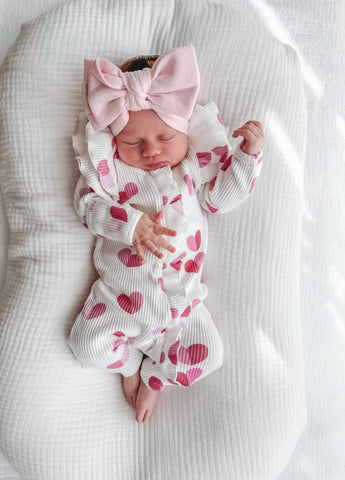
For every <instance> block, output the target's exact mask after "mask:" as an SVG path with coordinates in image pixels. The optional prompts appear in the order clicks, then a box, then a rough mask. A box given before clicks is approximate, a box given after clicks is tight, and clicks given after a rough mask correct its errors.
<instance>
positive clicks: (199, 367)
mask: <svg viewBox="0 0 345 480" xmlns="http://www.w3.org/2000/svg"><path fill="white" fill-rule="evenodd" d="M172 330H175V331H176V327H173V328H172ZM166 339H167V341H166V342H165V344H164V347H163V350H162V352H161V355H160V359H159V361H158V362H157V361H153V360H152V359H151V358H149V357H148V358H145V360H144V361H143V364H142V367H141V378H142V380H143V382H144V383H145V385H146V386H147V387H148V388H151V389H152V390H163V388H164V387H166V386H168V385H179V386H182V387H189V386H190V385H192V384H193V383H194V382H195V381H197V380H201V379H202V378H204V377H206V376H207V375H209V374H210V373H212V372H214V371H215V370H216V369H218V368H219V367H220V366H221V365H222V362H223V343H222V340H221V338H220V335H219V333H218V330H217V328H216V327H215V325H214V323H213V321H212V318H211V315H210V313H209V312H208V310H207V309H206V307H205V306H204V305H203V304H200V305H199V306H198V307H196V308H195V309H194V310H193V311H192V313H191V314H190V316H189V322H188V326H187V327H186V328H180V330H179V335H178V336H176V335H171V337H170V338H169V327H168V328H167V330H166Z"/></svg>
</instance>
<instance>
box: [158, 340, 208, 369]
mask: <svg viewBox="0 0 345 480" xmlns="http://www.w3.org/2000/svg"><path fill="white" fill-rule="evenodd" d="M207 356H208V348H207V347H206V345H203V344H201V343H194V344H193V345H190V346H189V347H188V348H186V347H184V346H183V345H180V341H179V340H178V341H177V342H175V343H173V344H172V345H171V347H170V348H169V351H168V358H169V360H170V361H171V363H172V364H173V365H177V364H178V362H181V363H184V364H185V365H196V364H197V363H200V362H203V361H204V360H205V358H207Z"/></svg>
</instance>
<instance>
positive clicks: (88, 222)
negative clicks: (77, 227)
mask: <svg viewBox="0 0 345 480" xmlns="http://www.w3.org/2000/svg"><path fill="white" fill-rule="evenodd" d="M74 207H75V209H76V212H77V214H78V216H79V218H80V220H81V221H82V223H83V224H84V225H85V227H87V228H88V229H89V230H90V231H91V232H92V233H93V234H94V235H96V236H101V237H105V238H109V239H111V240H115V241H118V242H122V243H125V244H126V245H131V244H132V239H133V234H134V231H135V229H136V226H137V224H138V222H139V220H140V218H141V217H142V216H143V212H140V211H139V210H136V209H135V208H133V207H131V206H130V205H128V204H127V203H126V204H123V205H121V204H119V203H118V202H116V201H115V200H112V199H111V198H110V196H101V195H99V194H98V193H96V192H95V191H94V190H93V189H92V188H90V187H89V185H88V184H87V183H86V180H85V177H84V176H83V175H81V176H80V178H79V181H78V183H77V186H76V189H75V194H74Z"/></svg>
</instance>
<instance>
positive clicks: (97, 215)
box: [68, 102, 262, 390]
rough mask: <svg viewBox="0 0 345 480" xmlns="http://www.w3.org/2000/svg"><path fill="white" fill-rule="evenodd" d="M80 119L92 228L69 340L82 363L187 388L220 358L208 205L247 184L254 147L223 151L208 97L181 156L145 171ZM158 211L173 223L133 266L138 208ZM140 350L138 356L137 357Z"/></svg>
mask: <svg viewBox="0 0 345 480" xmlns="http://www.w3.org/2000/svg"><path fill="white" fill-rule="evenodd" d="M86 122H87V120H86V119H84V118H83V117H80V124H79V129H78V132H77V134H76V135H75V136H74V137H73V145H74V149H75V153H76V156H77V160H78V164H79V168H80V171H81V174H82V175H81V177H80V179H79V181H78V184H77V187H76V192H75V198H74V201H75V207H76V210H77V213H78V215H79V216H80V218H81V219H82V222H83V223H84V224H85V226H86V227H88V228H89V229H90V230H91V231H92V233H93V234H95V235H96V237H97V239H96V246H95V252H94V257H93V258H94V264H95V268H96V270H97V272H98V274H99V279H98V280H97V281H96V282H95V283H94V285H93V286H92V289H91V292H90V295H89V297H88V298H87V300H86V302H85V305H84V307H83V310H82V311H81V313H80V314H79V315H78V317H77V319H76V321H75V324H74V326H73V329H72V332H71V335H70V337H69V339H68V344H69V345H70V347H71V349H72V350H73V352H74V354H75V356H76V358H77V359H78V360H79V362H80V363H81V364H82V365H85V366H93V367H96V368H101V369H106V370H108V371H109V372H117V373H121V374H122V375H124V376H131V375H133V374H134V373H135V372H136V371H137V370H138V369H139V368H140V365H141V370H140V372H141V378H142V380H143V381H144V382H145V384H146V385H147V386H148V387H149V388H151V389H154V390H162V389H163V388H164V387H165V386H167V385H173V384H174V385H180V386H185V387H186V386H189V385H191V384H192V383H193V382H194V381H196V380H199V379H201V378H203V377H205V376H206V375H208V374H209V373H211V372H213V371H214V370H215V369H217V368H219V367H220V366H221V364H222V355H223V346H222V341H221V338H220V335H219V333H218V330H217V329H216V327H215V325H214V323H213V321H212V318H211V315H210V313H209V312H208V310H207V309H206V307H205V305H204V303H203V300H204V298H205V297H206V295H207V287H206V285H205V284H204V283H202V282H201V274H202V265H203V261H204V258H205V253H206V248H207V213H224V212H228V211H229V210H231V209H233V208H235V207H236V206H237V205H239V204H240V203H241V202H243V201H244V200H245V199H246V198H247V197H248V196H249V194H250V193H251V192H252V190H253V187H254V185H255V181H256V178H257V177H258V175H259V173H260V169H261V160H262V153H261V152H260V153H259V155H256V156H250V155H247V154H245V153H244V152H242V150H241V149H240V148H239V147H237V148H236V150H235V153H234V154H233V155H232V154H231V147H230V145H229V143H228V140H227V135H226V131H225V128H224V126H223V125H222V123H221V120H220V117H219V113H218V109H217V107H216V105H215V104H214V103H213V102H210V103H209V104H207V105H206V106H205V107H201V106H199V105H197V106H196V107H195V109H194V112H193V115H192V118H191V120H190V127H189V132H188V138H189V148H188V152H187V156H186V158H185V159H184V160H183V161H182V162H181V163H179V164H178V165H176V166H174V167H173V168H170V167H163V168H160V169H157V170H153V171H146V170H142V169H139V168H135V167H132V166H129V165H127V164H125V163H124V162H122V161H121V160H120V159H119V157H118V154H117V150H116V144H115V139H114V137H113V135H112V134H111V133H110V132H108V131H101V132H95V131H94V129H93V127H92V125H91V123H89V122H88V123H86ZM160 210H162V211H163V212H164V217H163V220H162V224H163V225H166V226H167V227H168V228H170V229H173V230H176V232H177V236H176V237H175V238H172V237H169V242H170V243H172V244H173V245H174V247H175V248H176V251H175V253H170V252H168V251H166V250H165V249H160V250H161V251H162V253H163V255H164V258H163V259H158V258H157V257H156V256H154V255H153V254H151V253H150V252H148V251H146V252H145V257H146V263H144V264H143V265H140V264H139V262H138V257H137V255H136V253H135V249H134V248H133V246H132V237H133V232H134V230H135V227H136V225H137V222H138V220H139V219H140V217H141V215H142V214H143V213H147V214H149V215H154V214H156V213H158V212H159V211H160ZM143 354H145V355H146V357H145V359H144V361H143Z"/></svg>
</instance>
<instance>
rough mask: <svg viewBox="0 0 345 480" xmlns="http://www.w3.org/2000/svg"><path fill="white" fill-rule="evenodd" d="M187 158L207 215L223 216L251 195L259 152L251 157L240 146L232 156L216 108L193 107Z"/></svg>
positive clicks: (257, 166)
mask: <svg viewBox="0 0 345 480" xmlns="http://www.w3.org/2000/svg"><path fill="white" fill-rule="evenodd" d="M189 142H190V151H191V153H190V158H191V157H193V158H194V161H192V162H191V165H193V166H194V169H195V170H194V175H193V176H194V178H196V179H197V181H196V192H197V195H198V198H199V202H200V205H201V206H202V208H204V209H205V210H206V211H207V212H211V213H226V212H228V211H230V210H232V209H234V208H236V207H237V206H238V205H239V204H241V203H242V202H243V201H244V200H246V199H247V198H248V197H249V195H250V194H251V193H252V191H253V188H254V185H255V183H256V179H257V178H258V176H259V174H260V171H261V165H262V163H261V162H262V151H260V152H259V153H258V155H255V156H252V155H247V154H246V153H244V152H243V151H242V150H241V148H240V146H237V147H236V149H235V152H232V148H231V146H230V143H229V141H228V138H227V129H226V127H224V125H223V124H222V123H221V120H220V116H219V112H218V109H217V106H216V105H215V103H214V102H210V103H209V104H207V105H206V106H205V107H201V106H197V108H196V110H195V112H194V114H193V117H192V119H191V123H190V131H189Z"/></svg>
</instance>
